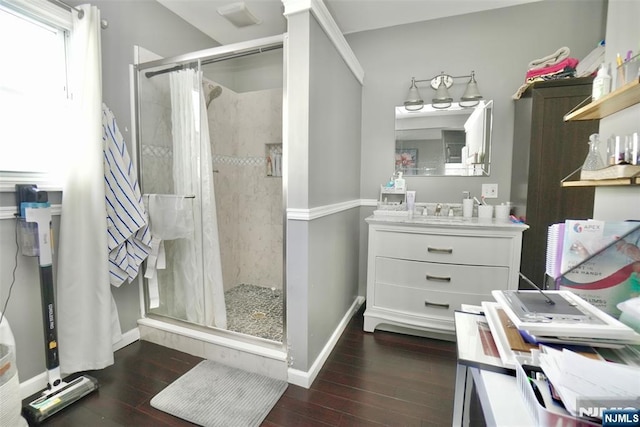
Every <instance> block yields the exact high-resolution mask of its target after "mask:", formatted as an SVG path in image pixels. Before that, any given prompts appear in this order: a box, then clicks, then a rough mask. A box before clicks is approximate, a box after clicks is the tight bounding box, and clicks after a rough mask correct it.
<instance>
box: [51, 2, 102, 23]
mask: <svg viewBox="0 0 640 427" xmlns="http://www.w3.org/2000/svg"><path fill="white" fill-rule="evenodd" d="M48 1H49V3H53V4H55V5H56V6H61V7H63V8H65V9H67V10H69V11H72V10H75V11H76V13H77V14H78V19H82V18H84V10H82V9H78V8H76V7H73V6H71V5H70V4H67V3H65V2H63V1H62V0H48ZM108 26H109V23H108V22H107V20H106V19H101V20H100V28H102V29H103V30H104V29H106V28H107V27H108Z"/></svg>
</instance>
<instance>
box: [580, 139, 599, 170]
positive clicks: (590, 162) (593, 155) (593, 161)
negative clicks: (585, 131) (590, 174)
mask: <svg viewBox="0 0 640 427" xmlns="http://www.w3.org/2000/svg"><path fill="white" fill-rule="evenodd" d="M599 146H600V135H598V134H597V133H594V134H592V135H591V136H590V137H589V154H587V158H586V159H585V161H584V164H583V165H582V170H583V171H595V170H598V169H603V168H604V162H603V161H602V157H601V156H600V147H599Z"/></svg>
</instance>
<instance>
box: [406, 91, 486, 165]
mask: <svg viewBox="0 0 640 427" xmlns="http://www.w3.org/2000/svg"><path fill="white" fill-rule="evenodd" d="M480 117H481V118H482V120H478V119H480ZM409 119H410V120H409ZM470 121H471V122H470ZM474 123H475V125H474ZM465 128H466V129H465ZM403 132H404V133H405V134H407V136H409V137H411V138H414V140H416V141H419V140H420V141H422V142H421V143H422V144H424V142H428V143H429V144H432V142H438V143H439V144H436V145H431V147H429V148H431V149H432V150H431V151H432V152H435V153H436V154H435V156H434V157H435V162H434V163H432V165H429V164H428V161H427V164H426V165H425V160H424V159H422V160H421V159H420V157H419V156H418V151H419V150H418V148H417V147H415V146H414V147H406V146H405V145H406V144H403V143H402V141H406V140H407V139H402V138H399V135H400V133H403ZM459 132H460V133H465V134H466V137H465V139H464V144H463V143H462V142H461V140H460V137H459V134H458V133H459ZM469 133H473V134H476V135H480V136H479V137H478V138H474V139H473V140H471V141H469V140H467V139H468V138H469ZM492 133H493V100H481V101H480V102H479V103H478V105H476V106H474V107H466V108H465V107H461V106H460V104H458V103H453V104H452V106H451V107H450V108H447V109H437V108H434V107H433V106H432V105H425V106H424V107H423V108H422V109H421V110H418V111H408V110H407V109H406V108H405V107H404V106H398V107H395V166H394V170H395V172H398V171H401V172H403V174H404V175H405V176H410V177H413V176H468V177H482V176H489V174H490V166H491V137H492ZM411 134H413V136H412V135H411ZM413 145H415V144H413ZM440 148H441V149H440ZM433 149H435V151H433ZM451 156H453V157H454V158H456V160H457V158H459V159H460V161H459V162H447V159H450V158H451ZM465 159H466V161H465ZM421 164H422V165H423V166H421Z"/></svg>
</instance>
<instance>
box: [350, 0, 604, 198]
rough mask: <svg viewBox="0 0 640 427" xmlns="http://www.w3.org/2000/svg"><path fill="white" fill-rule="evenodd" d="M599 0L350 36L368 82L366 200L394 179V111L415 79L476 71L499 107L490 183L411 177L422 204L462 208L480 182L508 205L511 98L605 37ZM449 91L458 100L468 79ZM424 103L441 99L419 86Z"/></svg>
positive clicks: (364, 137)
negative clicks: (559, 59)
mask: <svg viewBox="0 0 640 427" xmlns="http://www.w3.org/2000/svg"><path fill="white" fill-rule="evenodd" d="M604 7H605V6H604V3H603V1H600V0H563V1H543V2H535V3H530V4H525V5H520V6H512V7H507V8H502V9H496V10H491V11H486V12H480V13H474V14H469V15H461V16H456V17H450V18H443V19H437V20H434V21H426V22H421V23H415V24H409V25H400V26H396V27H392V28H387V29H380V30H373V31H366V32H361V33H356V34H352V35H348V36H347V41H348V42H349V44H350V45H351V47H352V49H353V50H354V52H355V54H356V56H357V57H358V60H359V61H360V63H361V64H362V66H363V68H364V70H365V72H366V76H365V87H364V92H363V102H362V105H363V112H362V159H361V162H362V174H361V188H362V191H361V195H362V197H363V198H377V196H378V189H379V185H380V184H382V183H384V182H386V180H387V179H388V178H389V175H390V174H392V173H393V168H394V162H393V159H394V157H393V154H394V109H393V108H394V106H396V105H402V103H403V102H404V99H405V97H406V95H407V92H408V89H409V85H410V83H411V77H412V76H415V77H416V78H418V79H420V78H423V79H424V78H428V77H432V76H435V75H437V74H439V73H440V72H441V71H445V72H446V73H449V74H452V75H465V74H469V73H470V72H471V71H472V70H475V72H476V78H477V81H478V87H479V89H480V91H481V93H482V95H483V96H484V97H485V99H493V100H494V106H495V108H494V113H493V114H494V121H493V123H494V125H493V146H492V147H493V149H492V162H491V176H490V177H488V178H465V177H460V178H457V177H454V178H452V177H422V178H412V177H406V179H407V186H408V188H409V189H411V190H416V191H417V201H418V202H424V201H430V202H434V201H439V202H460V199H461V198H462V191H464V190H469V191H471V192H472V194H474V195H479V194H480V193H481V184H482V183H488V182H491V183H498V184H499V191H498V193H499V198H498V200H497V202H503V201H507V200H508V195H509V192H510V188H509V182H510V177H511V167H510V164H511V146H512V139H513V111H514V108H513V100H512V99H511V96H512V95H513V94H514V93H515V92H516V90H517V89H518V87H519V86H520V85H521V84H522V83H523V82H524V78H525V73H526V71H527V64H528V63H529V61H531V60H532V59H535V58H541V57H544V56H546V55H549V54H551V53H553V52H555V51H556V50H557V49H558V48H559V47H562V46H568V47H569V48H570V49H571V56H573V57H577V58H583V57H584V56H586V55H587V54H588V53H589V52H590V51H591V50H592V49H593V48H595V47H596V45H597V43H598V42H599V41H600V40H601V39H603V38H604V28H605V27H604V25H605V20H604V17H605V9H604ZM456 82H460V83H459V84H458V83H456V85H455V86H454V87H453V88H452V89H451V94H452V96H453V97H454V98H459V97H460V96H461V95H462V92H463V91H464V88H465V83H464V80H456ZM420 91H421V94H422V96H423V98H424V99H430V98H431V97H432V96H433V95H434V94H435V92H434V91H433V90H431V89H430V88H429V87H428V86H426V87H425V86H424V85H422V86H420Z"/></svg>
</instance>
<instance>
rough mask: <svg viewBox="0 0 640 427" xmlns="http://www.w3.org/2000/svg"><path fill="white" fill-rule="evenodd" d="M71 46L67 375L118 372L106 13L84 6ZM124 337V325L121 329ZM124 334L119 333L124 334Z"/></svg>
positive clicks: (62, 332) (65, 210)
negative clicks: (106, 151) (105, 122)
mask: <svg viewBox="0 0 640 427" xmlns="http://www.w3.org/2000/svg"><path fill="white" fill-rule="evenodd" d="M79 7H80V8H81V9H82V10H84V17H83V18H82V19H78V18H77V16H76V14H74V19H73V33H72V36H71V45H70V66H69V72H70V73H69V74H70V89H71V93H72V95H73V101H72V110H73V111H72V116H71V123H70V124H69V126H68V129H69V135H68V137H69V139H70V142H71V143H72V144H73V145H72V147H71V148H70V149H69V150H68V154H67V158H66V159H65V161H67V162H68V163H67V164H66V165H65V166H66V167H65V168H64V170H65V171H66V176H65V184H64V188H63V193H62V215H61V218H60V238H59V245H58V269H57V270H58V271H57V299H56V301H57V319H58V334H59V335H58V341H59V344H60V345H59V355H60V368H61V370H62V372H64V373H73V372H78V371H85V370H92V369H102V368H104V367H105V366H109V365H111V364H113V347H112V338H113V337H112V335H113V332H114V331H113V328H112V317H111V310H112V297H111V289H110V284H109V268H108V259H109V258H108V248H107V234H106V229H107V216H106V207H105V189H104V163H103V162H104V160H103V150H102V149H103V144H102V75H101V60H100V55H101V54H100V11H99V10H98V9H97V8H96V7H95V6H89V5H82V6H79ZM116 327H117V328H118V329H119V325H116ZM117 332H119V330H118V331H117Z"/></svg>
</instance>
